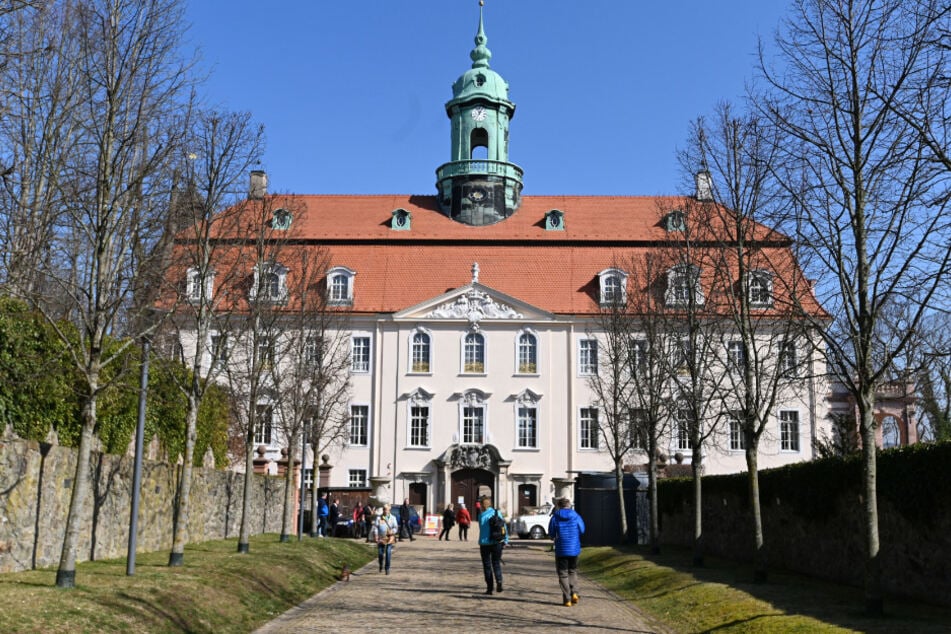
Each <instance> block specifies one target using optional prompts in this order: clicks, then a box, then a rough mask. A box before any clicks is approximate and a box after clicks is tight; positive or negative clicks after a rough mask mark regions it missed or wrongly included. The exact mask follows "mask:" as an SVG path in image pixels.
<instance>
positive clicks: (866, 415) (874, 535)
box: [859, 382, 885, 616]
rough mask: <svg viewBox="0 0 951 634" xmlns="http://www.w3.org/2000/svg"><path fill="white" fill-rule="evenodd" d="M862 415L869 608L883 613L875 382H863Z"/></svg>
mask: <svg viewBox="0 0 951 634" xmlns="http://www.w3.org/2000/svg"><path fill="white" fill-rule="evenodd" d="M860 401H861V403H860V405H859V417H860V421H861V422H860V426H861V432H862V471H863V475H864V480H865V491H864V498H865V500H864V502H865V530H866V536H865V537H866V542H865V546H866V553H865V556H866V560H865V612H866V614H867V615H869V616H882V615H883V614H884V611H885V606H884V596H883V593H882V563H881V560H880V558H879V554H880V553H879V548H880V543H879V535H878V483H877V478H878V466H877V462H876V455H877V447H876V445H875V414H874V409H873V407H874V403H875V388H874V386H873V385H872V384H871V382H868V383H866V384H865V385H863V390H862V394H861V395H860Z"/></svg>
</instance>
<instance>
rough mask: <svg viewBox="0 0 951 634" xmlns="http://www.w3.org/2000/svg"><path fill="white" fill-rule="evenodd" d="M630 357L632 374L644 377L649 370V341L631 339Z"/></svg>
mask: <svg viewBox="0 0 951 634" xmlns="http://www.w3.org/2000/svg"><path fill="white" fill-rule="evenodd" d="M628 356H629V358H628V363H629V364H630V366H631V372H632V373H634V374H640V375H643V374H644V372H646V370H647V340H645V339H631V341H630V344H629V347H628Z"/></svg>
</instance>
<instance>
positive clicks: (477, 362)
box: [462, 332, 485, 374]
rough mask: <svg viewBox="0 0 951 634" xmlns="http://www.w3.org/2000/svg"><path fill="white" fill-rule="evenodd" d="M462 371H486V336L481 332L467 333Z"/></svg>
mask: <svg viewBox="0 0 951 634" xmlns="http://www.w3.org/2000/svg"><path fill="white" fill-rule="evenodd" d="M462 371H463V372H464V373H467V374H484V373H485V337H483V336H482V334H481V333H478V332H470V333H467V334H466V336H465V339H464V340H463V343H462Z"/></svg>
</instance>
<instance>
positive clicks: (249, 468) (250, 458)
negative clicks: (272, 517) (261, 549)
mask: <svg viewBox="0 0 951 634" xmlns="http://www.w3.org/2000/svg"><path fill="white" fill-rule="evenodd" d="M253 440H254V426H253V425H251V426H249V427H248V438H247V441H246V442H245V446H244V493H243V495H242V496H241V531H240V533H239V534H238V552H239V553H247V552H250V550H251V546H250V540H251V513H250V511H251V485H252V482H253V478H254V442H253Z"/></svg>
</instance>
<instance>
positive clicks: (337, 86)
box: [186, 0, 787, 195]
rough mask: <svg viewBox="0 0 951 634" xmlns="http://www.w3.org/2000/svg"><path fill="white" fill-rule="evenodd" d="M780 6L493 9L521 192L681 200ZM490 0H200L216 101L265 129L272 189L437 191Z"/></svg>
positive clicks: (208, 92)
mask: <svg viewBox="0 0 951 634" xmlns="http://www.w3.org/2000/svg"><path fill="white" fill-rule="evenodd" d="M786 6H787V5H786V3H785V2H781V1H779V0H717V1H716V2H713V1H710V0H703V1H701V0H682V1H665V2H656V1H638V0H588V1H580V0H575V1H573V2H568V1H567V0H547V1H542V0H486V7H485V29H486V35H487V36H488V47H489V49H490V50H491V51H492V60H491V67H492V68H493V69H494V70H495V71H496V72H498V73H499V74H501V75H502V77H503V78H505V80H506V81H507V82H508V84H509V88H510V91H509V97H510V99H511V100H512V101H513V102H515V104H516V112H515V117H514V119H513V121H512V126H511V136H510V155H509V159H510V160H511V161H512V162H513V163H516V164H518V165H519V166H521V167H522V168H523V169H524V170H525V177H524V192H523V193H524V194H525V195H537V194H544V195H552V194H612V195H650V194H673V193H681V192H683V191H685V188H684V186H683V174H682V173H681V171H680V167H679V165H678V163H677V158H676V151H677V148H678V147H680V146H682V145H683V143H684V140H685V138H686V133H687V128H688V125H689V123H690V121H691V120H693V119H694V118H696V117H697V116H698V115H701V114H704V113H709V112H710V111H711V110H712V108H713V106H714V105H715V104H716V103H717V101H719V100H722V99H730V100H739V99H740V98H742V95H743V94H744V90H745V86H746V85H747V83H748V82H749V81H750V80H751V79H752V78H753V76H754V62H755V57H754V53H755V49H756V41H757V36H762V37H763V39H764V41H766V42H767V43H769V42H770V41H771V39H772V34H773V32H774V30H775V29H776V27H777V26H778V23H779V20H780V19H781V17H783V15H784V14H785V11H786ZM478 16H479V8H478V2H477V0H405V1H403V2H396V1H393V0H390V1H383V0H360V1H357V0H352V1H345V2H341V1H333V0H269V1H268V2H260V0H255V1H253V2H252V1H251V0H188V2H187V12H186V19H187V20H188V22H189V23H190V24H191V29H190V31H189V35H188V39H189V40H190V42H191V43H192V44H193V45H195V46H197V47H199V48H200V50H201V66H202V67H203V68H204V69H205V70H206V71H207V72H209V73H210V78H209V80H208V82H207V84H206V85H205V87H204V90H203V92H204V95H205V98H206V101H207V102H208V103H209V104H211V105H215V106H220V107H224V108H228V109H231V110H248V111H250V112H251V113H252V114H253V116H254V118H255V120H256V121H257V122H259V123H261V124H263V125H264V126H265V130H266V133H267V151H266V154H265V157H264V161H263V165H262V167H263V169H265V170H267V172H268V175H269V180H270V186H271V191H275V192H294V193H311V194H325V193H337V194H435V169H436V168H437V167H438V166H439V165H441V164H442V163H444V162H446V161H448V160H449V148H450V146H449V119H448V118H447V117H446V113H445V109H444V104H445V102H446V101H448V100H449V99H450V97H451V96H452V92H451V86H452V82H453V81H455V79H456V78H457V77H458V76H459V75H461V74H462V73H463V72H464V71H465V70H466V69H467V68H469V67H470V65H471V62H470V60H469V51H470V50H472V48H473V37H474V36H475V33H476V28H477V26H478Z"/></svg>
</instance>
